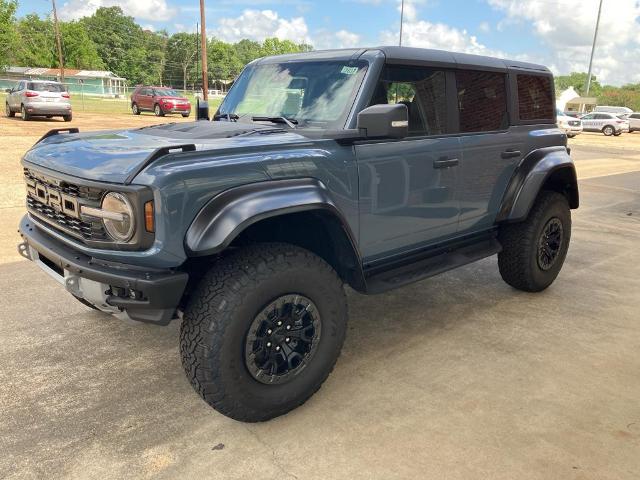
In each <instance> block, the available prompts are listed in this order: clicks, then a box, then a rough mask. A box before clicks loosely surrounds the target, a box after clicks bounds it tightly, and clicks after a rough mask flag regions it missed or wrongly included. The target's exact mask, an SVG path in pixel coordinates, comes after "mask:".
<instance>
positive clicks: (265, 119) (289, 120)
mask: <svg viewBox="0 0 640 480" xmlns="http://www.w3.org/2000/svg"><path fill="white" fill-rule="evenodd" d="M251 120H253V121H254V122H272V123H286V124H287V126H288V127H289V128H296V125H297V124H298V121H297V120H296V119H295V118H287V117H251Z"/></svg>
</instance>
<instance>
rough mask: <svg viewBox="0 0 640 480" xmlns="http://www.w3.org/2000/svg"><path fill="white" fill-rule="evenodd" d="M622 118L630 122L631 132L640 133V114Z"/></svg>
mask: <svg viewBox="0 0 640 480" xmlns="http://www.w3.org/2000/svg"><path fill="white" fill-rule="evenodd" d="M620 117H621V118H622V119H623V120H627V121H628V122H629V132H635V131H640V113H636V112H634V113H629V114H625V115H624V116H622V115H621V116H620Z"/></svg>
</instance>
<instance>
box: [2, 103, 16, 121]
mask: <svg viewBox="0 0 640 480" xmlns="http://www.w3.org/2000/svg"><path fill="white" fill-rule="evenodd" d="M4 111H5V113H6V114H7V117H9V118H13V117H15V116H16V113H15V112H14V111H13V110H11V107H10V106H9V102H7V103H5V104H4Z"/></svg>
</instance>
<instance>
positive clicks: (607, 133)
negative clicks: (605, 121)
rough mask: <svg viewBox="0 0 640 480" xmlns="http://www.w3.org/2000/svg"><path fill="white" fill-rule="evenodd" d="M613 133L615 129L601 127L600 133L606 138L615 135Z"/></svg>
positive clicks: (609, 126) (608, 126)
mask: <svg viewBox="0 0 640 480" xmlns="http://www.w3.org/2000/svg"><path fill="white" fill-rule="evenodd" d="M615 131H616V130H615V128H613V127H612V126H611V125H606V126H604V127H602V133H604V135H605V136H606V137H610V136H611V135H613V134H614V133H615Z"/></svg>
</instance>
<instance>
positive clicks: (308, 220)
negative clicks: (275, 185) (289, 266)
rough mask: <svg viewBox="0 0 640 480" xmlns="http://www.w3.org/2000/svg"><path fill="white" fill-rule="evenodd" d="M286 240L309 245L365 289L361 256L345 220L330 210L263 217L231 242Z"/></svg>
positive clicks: (347, 279)
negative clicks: (343, 223) (347, 229)
mask: <svg viewBox="0 0 640 480" xmlns="http://www.w3.org/2000/svg"><path fill="white" fill-rule="evenodd" d="M261 242H283V243H290V244H293V245H297V246H299V247H302V248H305V249H307V250H309V251H311V252H313V253H315V254H316V255H318V256H319V257H321V258H322V259H323V260H324V261H326V262H327V263H328V264H329V265H331V266H332V267H333V268H334V270H335V271H336V272H337V273H338V275H339V276H340V278H342V280H343V281H344V282H346V283H348V284H349V285H350V286H351V287H352V288H354V289H356V290H358V291H364V289H365V287H364V279H363V276H362V269H361V263H360V257H359V255H358V253H357V250H356V247H355V245H354V244H353V242H352V240H351V239H350V238H349V235H348V234H347V232H346V231H345V228H344V227H343V225H342V222H341V221H340V220H339V219H338V218H337V217H336V215H334V214H332V213H331V212H329V211H328V210H320V209H319V210H311V211H305V212H298V213H289V214H284V215H279V216H276V217H270V218H266V219H264V220H260V221H258V222H256V223H254V224H252V225H250V226H249V227H247V228H246V229H245V230H243V231H242V232H241V233H240V234H239V235H238V236H237V237H236V238H235V239H234V240H233V242H232V243H231V245H230V247H238V246H242V245H246V244H250V243H261Z"/></svg>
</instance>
